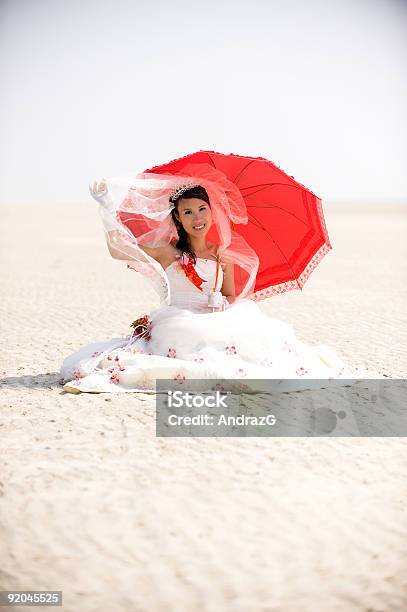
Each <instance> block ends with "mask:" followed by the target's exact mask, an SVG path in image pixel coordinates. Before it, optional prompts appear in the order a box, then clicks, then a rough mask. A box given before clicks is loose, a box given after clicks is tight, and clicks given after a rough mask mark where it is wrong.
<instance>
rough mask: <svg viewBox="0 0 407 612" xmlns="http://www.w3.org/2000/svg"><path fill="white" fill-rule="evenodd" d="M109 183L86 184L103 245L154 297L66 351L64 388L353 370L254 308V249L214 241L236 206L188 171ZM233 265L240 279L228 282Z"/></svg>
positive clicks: (146, 386)
mask: <svg viewBox="0 0 407 612" xmlns="http://www.w3.org/2000/svg"><path fill="white" fill-rule="evenodd" d="M119 183H120V182H119ZM119 183H117V182H116V183H115V182H114V181H111V182H110V184H108V183H107V182H106V181H103V182H101V183H99V184H98V183H95V184H94V186H93V188H91V193H92V195H93V196H94V197H95V199H97V200H98V201H99V203H100V204H101V209H100V210H101V214H102V218H103V222H104V225H105V230H106V240H107V244H108V248H109V251H110V253H111V255H112V256H113V257H114V258H117V259H123V260H127V261H129V262H130V263H129V264H128V267H129V268H132V269H134V270H136V271H138V272H142V273H144V274H147V275H148V276H149V278H150V280H152V282H153V283H155V285H156V288H157V287H158V291H159V292H160V293H161V297H162V299H163V302H164V303H162V304H161V305H160V306H159V307H158V308H157V309H156V310H154V311H152V312H151V313H149V314H148V315H144V316H142V317H140V318H139V319H137V320H136V321H134V322H133V324H132V327H133V331H132V333H129V334H128V335H127V336H125V337H121V338H113V339H110V340H105V341H99V342H95V343H92V344H90V345H88V346H85V347H83V348H81V349H79V350H78V351H77V352H75V353H73V354H72V355H69V356H68V357H66V358H65V359H64V361H63V364H62V367H61V375H62V383H63V384H64V387H63V388H64V390H65V391H67V392H70V393H80V392H91V393H98V392H135V391H141V392H143V391H154V390H155V381H156V380H157V379H172V380H174V381H177V382H178V383H179V384H181V385H182V383H183V381H185V380H187V379H207V378H209V379H224V380H227V379H236V380H239V381H242V380H244V379H266V380H270V379H277V380H280V381H281V380H284V379H298V381H299V380H300V379H301V381H302V385H301V384H300V385H299V386H298V388H311V387H307V384H305V385H304V382H305V381H306V380H307V379H308V380H310V379H330V378H348V379H349V378H355V377H356V375H357V373H358V371H359V370H358V368H351V367H350V366H347V365H346V364H344V363H343V362H342V361H341V359H340V358H339V357H338V356H337V355H336V354H335V353H334V352H333V351H332V350H331V349H330V348H329V347H327V346H326V345H323V344H320V345H317V346H308V345H306V344H304V343H303V342H302V341H300V340H299V339H298V338H296V336H295V333H294V330H293V328H292V326H291V325H290V324H288V323H286V322H283V321H280V320H278V319H274V318H271V317H270V316H268V315H266V314H264V313H263V312H262V311H261V310H260V308H259V307H258V306H257V304H256V303H255V302H254V301H253V300H252V299H249V298H248V297H247V295H248V294H249V293H250V288H252V287H253V280H254V277H255V272H256V269H257V268H256V261H258V260H256V254H255V253H254V251H253V250H252V249H250V247H248V245H247V244H246V245H242V242H241V241H240V242H239V240H238V239H237V238H236V235H234V236H232V238H231V237H230V236H229V238H227V240H226V247H227V248H225V241H223V237H224V234H227V227H229V226H230V219H232V218H234V217H236V216H238V213H237V212H236V208H233V207H229V208H228V209H227V208H225V206H223V209H222V207H221V206H219V205H218V202H219V201H222V200H221V199H217V200H215V199H212V198H210V197H209V195H208V191H209V190H208V188H205V187H204V186H203V184H193V182H191V181H190V180H189V179H188V181H187V182H186V183H185V182H184V184H182V185H181V187H180V186H179V179H178V187H177V188H176V189H173V187H174V185H177V183H176V181H174V177H172V178H171V181H170V179H169V178H168V177H165V178H164V177H163V176H161V177H160V176H158V177H157V175H155V176H154V177H152V176H151V175H146V174H144V175H137V178H136V179H132V180H131V183H129V181H128V180H127V179H126V180H125V181H124V183H120V184H119ZM201 183H202V182H201ZM129 184H131V188H130V189H129ZM168 186H170V187H171V191H170V195H169V192H168ZM147 187H148V188H149V190H147ZM223 202H224V203H225V202H226V200H225V199H224V200H223ZM118 203H119V205H118ZM126 211H127V212H126ZM228 217H229V218H228ZM225 219H226V221H227V223H228V225H226V224H225ZM132 224H133V225H132ZM129 228H131V231H130V230H129ZM214 229H215V230H217V234H216V232H215V233H214V234H213V235H214V240H212V241H211V240H209V237H208V234H210V233H211V231H212V230H214ZM222 229H223V232H222ZM237 268H238V269H239V271H240V272H243V279H244V280H243V281H242V283H241V284H239V285H238V287H236V279H238V278H242V274H240V275H237V274H236V269H237ZM291 388H293V387H291Z"/></svg>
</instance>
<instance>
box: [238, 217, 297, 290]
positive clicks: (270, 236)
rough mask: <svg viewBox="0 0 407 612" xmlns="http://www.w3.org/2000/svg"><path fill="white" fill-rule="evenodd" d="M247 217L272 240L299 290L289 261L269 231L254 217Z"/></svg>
mask: <svg viewBox="0 0 407 612" xmlns="http://www.w3.org/2000/svg"><path fill="white" fill-rule="evenodd" d="M248 216H249V219H250V218H253V219H254V220H255V221H256V222H257V223H258V227H261V229H262V230H263V231H265V232H266V234H267V235H268V236H269V238H271V239H272V241H273V242H274V244H275V245H276V247H277V248H278V250H279V251H280V253H281V255H282V256H283V257H284V259H285V261H286V263H287V265H288V267H289V268H290V270H291V274H292V275H293V277H294V280H295V282H296V283H297V285H298V287H299V289H301V286H300V284H299V282H298V279H296V278H295V274H294V270H293V269H292V267H291V266H290V263H289V261H288V259H287V257H286V256H285V255H284V253H283V251H282V250H281V249H280V247H279V246H278V244H277V242H276V241H275V240H274V238H273V236H272V235H271V234H270V232H269V231H268V230H267V229H266V228H265V227H264V225H262V223H260V221H259V220H258V219H256V217H254V216H253V215H248Z"/></svg>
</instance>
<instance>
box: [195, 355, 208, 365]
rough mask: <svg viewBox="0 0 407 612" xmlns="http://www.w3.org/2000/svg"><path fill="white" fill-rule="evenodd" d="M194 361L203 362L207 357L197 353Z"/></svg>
mask: <svg viewBox="0 0 407 612" xmlns="http://www.w3.org/2000/svg"><path fill="white" fill-rule="evenodd" d="M194 361H196V362H197V363H202V362H203V361H205V358H204V357H202V356H201V355H197V356H196V357H194Z"/></svg>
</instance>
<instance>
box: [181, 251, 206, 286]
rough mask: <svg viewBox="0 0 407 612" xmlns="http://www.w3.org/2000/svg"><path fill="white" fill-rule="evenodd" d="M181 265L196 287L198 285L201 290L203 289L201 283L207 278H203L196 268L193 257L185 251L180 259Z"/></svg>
mask: <svg viewBox="0 0 407 612" xmlns="http://www.w3.org/2000/svg"><path fill="white" fill-rule="evenodd" d="M179 266H180V267H181V268H182V269H183V270H184V272H185V276H186V277H187V278H189V280H190V281H191V283H193V284H194V285H195V287H198V289H199V290H200V291H203V289H202V287H201V285H202V283H204V282H205V279H204V278H201V277H200V276H199V274H198V273H197V271H196V270H195V267H194V264H193V262H192V259H191V257H188V256H187V255H185V253H184V254H183V255H182V257H180V259H179Z"/></svg>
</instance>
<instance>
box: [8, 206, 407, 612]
mask: <svg viewBox="0 0 407 612" xmlns="http://www.w3.org/2000/svg"><path fill="white" fill-rule="evenodd" d="M2 217H3V224H2V233H1V241H0V250H1V256H2V266H1V283H2V288H3V299H2V301H1V323H2V326H1V329H2V340H3V342H2V351H1V374H2V381H1V423H0V425H1V466H2V469H1V485H0V497H1V499H0V503H1V508H2V509H1V551H0V568H1V570H0V588H1V589H20V590H22V589H36V590H46V589H52V590H62V591H63V598H64V599H63V601H64V605H63V609H64V610H66V611H69V612H78V611H80V612H93V611H95V612H96V611H97V612H99V611H103V612H104V611H105V610H106V611H109V612H110V611H115V612H116V611H120V612H121V611H125V612H133V611H137V612H139V611H142V612H147V611H148V612H161V611H165V612H167V611H174V612H183V611H188V612H195V611H197V612H198V611H199V612H200V611H207V612H218V611H219V612H224V611H225V612H229V611H233V612H249V611H250V612H253V611H255V612H257V611H261V612H266V611H267V612H297V611H298V612H299V611H301V612H308V611H309V612H315V611H316V610H318V611H319V610H321V611H323V612H335V611H338V612H339V611H340V612H347V611H352V612H353V611H364V612H368V611H370V612H379V611H383V612H384V611H386V612H388V611H391V612H396V611H397V612H402V611H405V610H406V609H407V546H406V545H407V513H406V493H407V475H406V474H407V471H406V467H407V462H406V442H405V438H396V437H392V438H384V437H377V438H361V437H347V438H345V437H325V438H246V439H242V438H232V439H229V438H198V437H196V438H157V437H155V403H154V397H153V396H149V395H144V394H125V395H114V394H111V395H107V394H100V395H91V394H81V395H71V394H66V393H64V392H63V391H62V389H61V387H60V386H59V384H58V379H59V374H58V370H59V366H60V363H61V361H62V359H63V358H64V356H65V355H67V354H68V353H70V352H72V351H74V350H76V349H77V348H79V347H80V346H82V345H84V344H87V343H89V342H92V341H94V340H103V339H108V338H111V337H115V336H120V335H122V334H123V335H125V334H127V333H128V332H129V323H130V322H131V321H132V320H133V319H134V318H136V316H138V315H140V314H143V313H144V312H146V311H148V309H151V308H153V307H154V306H156V305H157V302H156V301H155V298H154V294H153V293H152V292H151V291H149V290H148V285H147V284H146V282H145V281H144V280H143V279H142V278H140V276H139V275H138V274H136V273H135V272H132V271H129V270H127V269H126V267H125V264H123V263H122V262H117V261H113V260H112V259H111V258H110V256H109V254H108V251H107V248H106V246H105V244H104V239H103V234H102V229H101V224H100V221H99V217H98V214H97V210H96V207H95V206H94V205H93V203H92V202H89V203H88V204H84V205H83V207H81V208H78V207H76V208H75V207H73V208H71V209H67V208H55V209H50V208H48V209H47V208H43V209H36V210H35V211H34V209H29V208H22V207H20V208H15V209H14V210H13V209H11V208H3V209H2ZM325 218H326V222H327V226H328V230H329V234H330V237H331V241H332V244H333V246H334V250H333V251H331V252H330V253H329V254H328V255H327V257H326V258H325V259H324V260H323V261H322V262H321V264H320V265H319V267H318V268H317V270H316V271H315V272H314V273H313V274H312V275H311V277H310V279H309V281H308V282H307V284H306V285H305V287H304V290H303V291H302V292H299V291H298V292H291V293H287V294H284V295H281V296H276V297H274V298H271V299H270V300H268V301H267V302H264V303H261V308H262V309H264V310H265V311H266V312H267V313H269V314H270V315H272V316H275V317H278V318H282V319H284V320H287V321H288V322H290V323H292V324H293V325H294V327H295V330H296V332H297V335H298V337H300V338H301V339H302V340H304V341H305V342H309V343H320V342H323V343H326V344H328V345H329V346H331V347H332V348H333V349H334V350H335V351H336V352H337V353H338V354H339V355H340V356H341V357H342V358H343V359H345V360H346V361H348V362H350V363H352V364H354V365H359V366H362V367H366V368H368V369H371V370H375V371H377V372H380V373H381V374H382V375H386V376H387V377H391V378H403V377H406V374H407V359H406V353H407V342H406V340H407V338H406V335H407V331H406V330H407V324H406V323H407V308H406V305H407V283H406V280H407V274H406V272H407V245H406V240H405V236H406V234H407V232H406V230H407V208H404V209H403V208H396V207H388V208H387V209H386V208H385V207H378V206H376V207H372V208H371V209H369V208H368V207H366V206H358V205H355V206H353V207H349V206H347V207H343V208H341V207H340V206H331V207H330V206H328V205H325ZM20 609H27V610H28V608H20ZM40 609H43V608H40ZM44 609H45V608H44Z"/></svg>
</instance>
